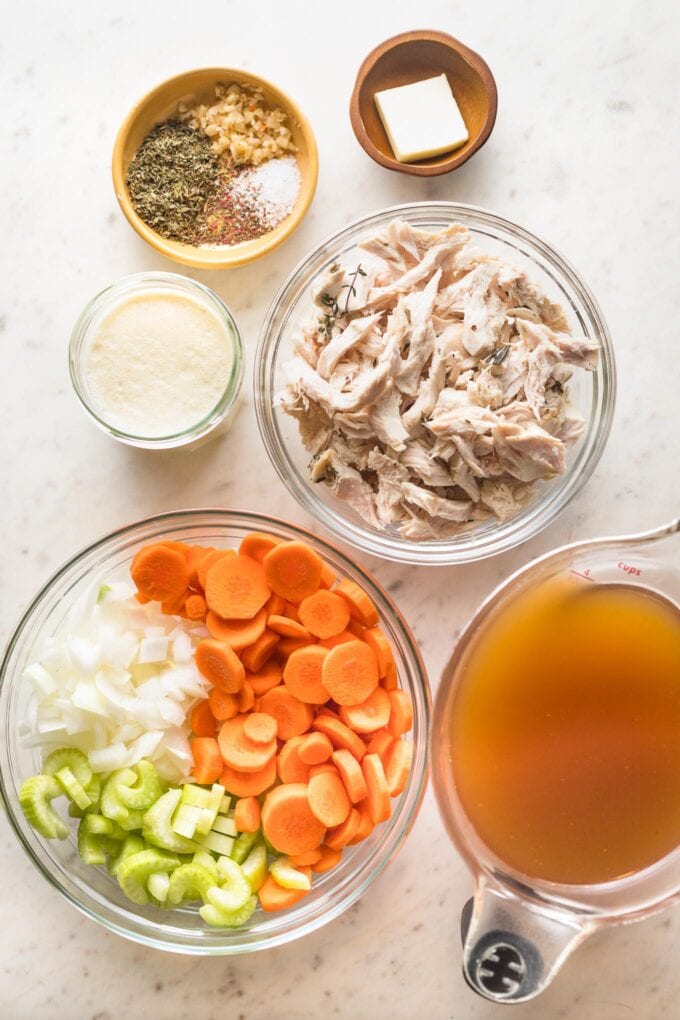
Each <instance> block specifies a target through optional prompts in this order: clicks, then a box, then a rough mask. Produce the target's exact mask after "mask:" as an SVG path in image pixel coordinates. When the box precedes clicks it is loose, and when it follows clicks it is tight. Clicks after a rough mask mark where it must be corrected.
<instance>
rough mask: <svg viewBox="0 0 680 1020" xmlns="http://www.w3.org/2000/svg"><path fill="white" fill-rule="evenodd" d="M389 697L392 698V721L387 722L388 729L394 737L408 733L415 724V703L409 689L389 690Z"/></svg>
mask: <svg viewBox="0 0 680 1020" xmlns="http://www.w3.org/2000/svg"><path fill="white" fill-rule="evenodd" d="M387 696H388V698H389V699H390V706H391V712H390V721H389V722H388V724H387V729H388V730H389V732H390V733H391V734H392V736H394V737H399V736H401V734H402V733H408V731H409V730H410V729H411V727H412V726H413V704H412V702H411V697H410V695H409V693H408V692H407V691H403V690H401V688H399V689H397V690H396V691H389V693H388V695H387Z"/></svg>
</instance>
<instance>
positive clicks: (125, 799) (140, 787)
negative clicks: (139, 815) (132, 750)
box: [118, 758, 162, 811]
mask: <svg viewBox="0 0 680 1020" xmlns="http://www.w3.org/2000/svg"><path fill="white" fill-rule="evenodd" d="M131 771H133V772H134V773H135V780H134V782H133V783H131V784H128V783H121V784H120V785H119V787H118V796H119V798H120V800H121V801H122V803H123V804H124V805H125V807H127V808H129V809H130V810H132V811H146V810H147V809H148V808H150V807H151V805H152V804H155V803H156V801H157V800H158V798H159V797H160V795H161V793H162V790H161V780H160V776H159V775H158V772H157V771H156V767H155V765H152V763H151V762H150V761H147V760H146V759H145V758H143V759H142V760H141V761H139V762H137V764H136V765H134V766H133V767H132V770H131Z"/></svg>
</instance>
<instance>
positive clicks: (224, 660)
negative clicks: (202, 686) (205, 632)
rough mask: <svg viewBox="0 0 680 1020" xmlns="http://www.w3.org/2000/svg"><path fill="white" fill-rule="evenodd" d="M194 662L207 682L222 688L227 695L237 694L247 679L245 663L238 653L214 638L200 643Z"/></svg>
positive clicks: (204, 639)
mask: <svg viewBox="0 0 680 1020" xmlns="http://www.w3.org/2000/svg"><path fill="white" fill-rule="evenodd" d="M194 660H195V662H196V666H197V667H198V670H199V672H200V673H202V674H203V676H204V677H205V678H206V680H209V681H210V683H211V684H214V685H215V687H221V688H222V690H223V691H226V693H227V694H236V692H237V691H238V690H240V688H241V686H242V685H243V681H244V680H245V678H246V671H245V669H244V668H243V663H242V662H241V660H240V659H239V657H238V655H237V654H236V652H234V651H233V650H232V649H231V648H230V647H229V645H225V644H224V643H223V642H222V641H216V640H215V639H214V638H203V640H202V641H199V643H198V646H197V648H196V651H195V653H194Z"/></svg>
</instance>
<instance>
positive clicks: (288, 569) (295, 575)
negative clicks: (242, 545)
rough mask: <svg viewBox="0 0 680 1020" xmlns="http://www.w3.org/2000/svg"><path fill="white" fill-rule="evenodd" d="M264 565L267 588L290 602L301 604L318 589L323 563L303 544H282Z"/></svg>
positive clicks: (268, 557)
mask: <svg viewBox="0 0 680 1020" xmlns="http://www.w3.org/2000/svg"><path fill="white" fill-rule="evenodd" d="M263 562H264V572H265V578H266V581H267V584H268V585H269V587H270V588H271V590H272V591H274V592H276V594H277V595H281V596H282V597H283V598H284V599H287V600H288V601H289V602H296V603H297V602H301V601H302V599H304V598H307V596H308V595H313V594H314V592H315V591H316V590H317V588H318V587H319V583H320V581H321V573H322V571H323V561H322V559H321V557H320V556H319V555H318V553H315V552H314V550H313V549H310V548H309V546H308V545H305V543H304V542H297V541H296V542H282V543H281V545H277V546H276V548H275V549H271V550H270V551H269V552H268V553H267V555H266V556H265V558H264V561H263ZM376 622H377V621H376Z"/></svg>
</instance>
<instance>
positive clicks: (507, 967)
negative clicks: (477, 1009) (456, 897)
mask: <svg viewBox="0 0 680 1020" xmlns="http://www.w3.org/2000/svg"><path fill="white" fill-rule="evenodd" d="M593 928H594V924H593V922H592V921H589V920H585V921H581V919H580V918H575V917H574V916H573V915H567V914H561V913H560V912H558V911H557V910H554V909H546V910H544V909H543V908H542V907H539V906H536V905H534V904H533V903H532V902H530V901H529V900H525V899H522V898H520V897H519V896H517V895H516V894H515V893H514V892H511V891H510V890H508V889H505V888H503V887H501V886H500V885H496V884H494V883H492V882H491V881H490V880H489V879H487V878H480V879H479V881H478V884H477V888H476V891H475V897H474V900H473V902H472V911H471V916H470V919H469V924H468V926H467V931H466V932H464V935H463V939H464V945H463V974H464V977H465V980H466V981H467V983H468V984H469V985H470V987H471V988H472V989H473V991H475V992H477V993H478V995H481V996H483V997H484V998H486V999H490V1000H491V1001H492V1002H498V1003H508V1004H512V1003H517V1002H525V1001H526V1000H527V999H532V998H533V997H534V996H535V995H538V994H539V992H542V991H543V989H544V988H545V987H546V985H548V984H549V983H550V982H551V981H552V979H553V977H554V976H555V974H556V973H557V971H558V970H559V968H560V966H561V965H562V963H563V962H564V961H565V960H566V959H567V957H568V956H569V955H570V954H571V953H572V952H573V951H574V949H575V948H576V946H577V945H579V943H580V942H582V941H583V939H584V938H586V937H587V936H588V935H589V934H590V933H591V932H592V930H593Z"/></svg>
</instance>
